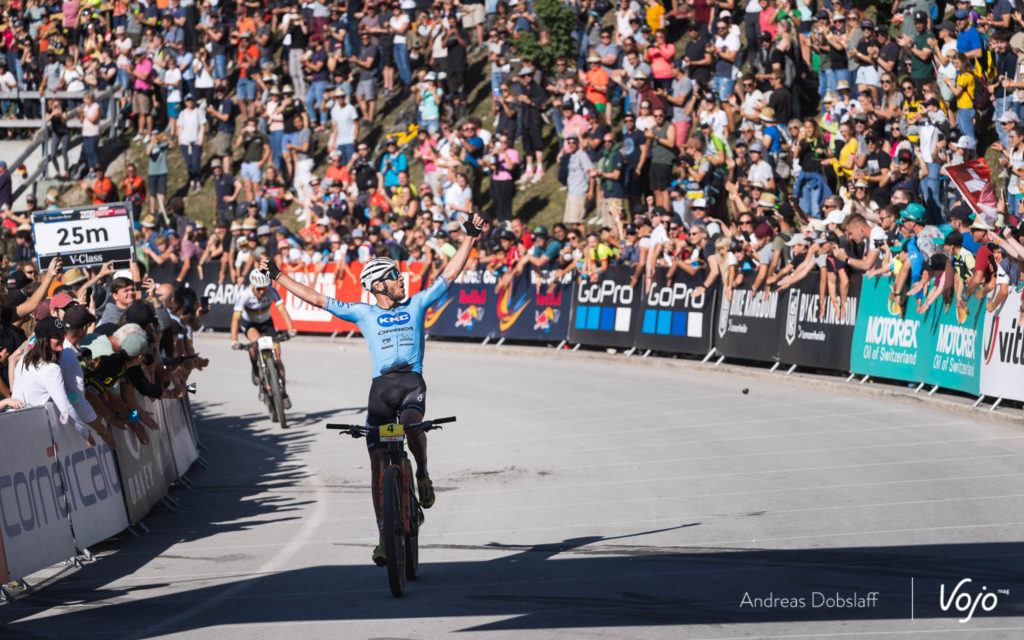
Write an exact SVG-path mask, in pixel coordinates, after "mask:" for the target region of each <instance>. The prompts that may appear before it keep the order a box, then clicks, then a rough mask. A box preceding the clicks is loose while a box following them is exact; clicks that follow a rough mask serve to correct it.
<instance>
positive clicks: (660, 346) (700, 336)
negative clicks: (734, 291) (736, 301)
mask: <svg viewBox="0 0 1024 640" xmlns="http://www.w3.org/2000/svg"><path fill="white" fill-rule="evenodd" d="M703 281H704V279H703V278H702V277H700V276H697V275H694V276H691V275H689V274H687V273H686V272H685V271H683V270H681V269H679V270H676V272H675V273H674V274H672V280H671V281H669V280H668V267H658V268H657V269H656V270H655V272H654V279H653V282H652V284H651V288H650V290H649V291H648V292H647V294H646V295H644V296H642V299H641V302H640V321H639V322H638V324H637V330H636V343H635V344H636V347H637V348H638V349H652V350H654V351H664V352H668V353H692V354H697V355H704V354H705V353H707V352H708V351H710V350H711V340H712V334H713V333H714V320H715V291H716V289H715V288H714V287H712V288H711V289H710V290H708V291H704V292H702V293H701V294H700V295H693V292H694V289H696V288H697V287H699V286H701V285H702V284H703Z"/></svg>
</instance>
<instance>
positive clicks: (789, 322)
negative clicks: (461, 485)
mask: <svg viewBox="0 0 1024 640" xmlns="http://www.w3.org/2000/svg"><path fill="white" fill-rule="evenodd" d="M799 319H800V292H799V291H798V290H796V289H790V290H789V304H788V305H786V344H793V341H794V340H796V327H797V322H798V320H799Z"/></svg>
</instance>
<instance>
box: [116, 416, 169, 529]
mask: <svg viewBox="0 0 1024 640" xmlns="http://www.w3.org/2000/svg"><path fill="white" fill-rule="evenodd" d="M147 409H149V407H147ZM112 433H113V434H114V441H115V442H116V443H117V456H116V457H117V466H118V469H119V471H120V473H121V488H122V493H121V495H123V496H124V504H125V508H126V509H127V510H128V521H129V522H130V523H131V524H135V523H136V522H138V521H140V520H142V519H143V518H144V517H146V514H147V513H149V510H150V509H152V508H153V505H155V504H157V503H158V502H160V500H161V498H163V497H164V495H165V494H166V493H167V489H168V488H169V487H170V486H171V482H172V481H173V480H174V477H173V476H174V461H173V459H171V458H170V457H169V456H168V457H165V456H164V454H163V452H164V448H165V447H166V448H168V449H169V448H170V445H168V444H167V437H166V435H165V434H163V433H161V432H159V431H150V430H148V429H147V431H146V434H147V435H148V436H149V444H146V445H144V444H142V443H140V442H139V440H138V438H137V437H136V436H135V434H134V433H132V432H131V431H121V430H120V429H113V430H112ZM168 464H169V465H170V469H171V477H170V478H168V474H167V469H168V466H167V465H168Z"/></svg>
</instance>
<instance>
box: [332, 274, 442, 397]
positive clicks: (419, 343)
mask: <svg viewBox="0 0 1024 640" xmlns="http://www.w3.org/2000/svg"><path fill="white" fill-rule="evenodd" d="M450 286H451V283H450V282H448V279H447V278H445V277H444V276H443V275H442V276H439V277H438V278H437V280H435V281H434V284H432V285H430V287H429V288H427V289H426V290H424V291H420V292H419V293H417V294H416V295H414V296H412V297H411V298H409V299H408V300H406V301H405V302H403V303H402V304H400V305H397V306H395V307H394V308H393V309H382V308H381V307H379V306H377V305H375V304H365V303H362V302H338V301H337V300H335V299H334V298H327V304H325V305H324V309H326V310H327V311H329V312H331V313H332V314H333V315H335V316H337V317H339V318H341V319H342V320H348V321H349V322H354V323H356V325H357V326H358V327H359V331H360V333H362V334H363V337H364V338H366V344H367V345H368V346H369V347H370V356H371V357H372V358H373V377H374V378H376V377H378V376H380V375H383V374H385V373H389V372H391V371H395V370H397V369H406V368H408V369H409V370H411V371H415V372H416V373H420V374H422V373H423V316H424V315H425V314H426V312H427V308H429V307H430V305H432V304H433V303H435V302H437V300H438V299H439V298H440V297H441V296H442V295H444V292H445V291H447V290H448V287H450Z"/></svg>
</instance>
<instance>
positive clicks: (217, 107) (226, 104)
mask: <svg viewBox="0 0 1024 640" xmlns="http://www.w3.org/2000/svg"><path fill="white" fill-rule="evenodd" d="M213 94H214V99H213V101H212V104H209V105H207V106H206V110H205V111H206V114H207V115H208V116H209V117H210V118H211V119H212V120H213V123H214V125H213V128H214V134H213V153H214V155H215V156H219V157H221V158H226V159H227V167H226V168H225V172H227V173H232V169H233V167H232V164H231V162H232V158H231V148H232V147H231V143H232V139H233V138H234V136H235V119H236V118H237V117H238V107H237V106H236V105H235V102H234V101H233V100H232V99H231V98H230V97H229V95H228V89H227V87H225V86H218V87H216V89H215V90H214V93H213ZM267 113H268V119H269V120H270V124H271V128H272V125H273V122H274V115H273V114H274V111H273V110H272V109H271V108H270V105H269V104H268V108H267ZM282 128H283V126H282Z"/></svg>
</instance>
